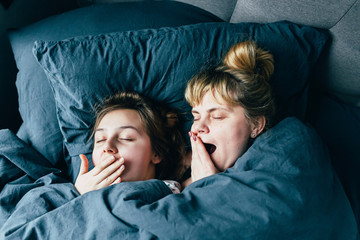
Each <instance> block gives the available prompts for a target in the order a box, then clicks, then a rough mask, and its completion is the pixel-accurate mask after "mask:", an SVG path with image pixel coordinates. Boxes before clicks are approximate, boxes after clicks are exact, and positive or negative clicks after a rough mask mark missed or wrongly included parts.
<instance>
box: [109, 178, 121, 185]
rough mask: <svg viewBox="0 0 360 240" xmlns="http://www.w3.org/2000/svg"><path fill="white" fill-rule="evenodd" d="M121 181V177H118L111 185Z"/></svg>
mask: <svg viewBox="0 0 360 240" xmlns="http://www.w3.org/2000/svg"><path fill="white" fill-rule="evenodd" d="M117 183H121V177H118V178H117V179H116V180H115V181H114V182H113V183H112V184H111V185H113V184H117Z"/></svg>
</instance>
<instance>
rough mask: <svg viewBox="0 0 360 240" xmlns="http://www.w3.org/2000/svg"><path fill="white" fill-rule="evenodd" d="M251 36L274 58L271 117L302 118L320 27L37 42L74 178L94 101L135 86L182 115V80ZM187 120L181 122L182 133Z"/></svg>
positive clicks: (200, 27)
mask: <svg viewBox="0 0 360 240" xmlns="http://www.w3.org/2000/svg"><path fill="white" fill-rule="evenodd" d="M249 39H252V40H255V41H256V42H257V43H258V45H259V46H260V47H263V48H264V49H266V50H269V51H270V52H271V53H272V54H273V55H274V58H275V72H274V75H273V77H272V79H271V85H272V87H273V91H274V95H275V97H276V101H277V105H278V113H277V116H278V119H282V118H284V117H286V116H297V117H299V118H300V119H302V118H303V117H304V114H305V111H306V106H307V87H308V84H309V82H308V78H309V75H310V73H311V69H312V67H313V66H314V64H315V63H316V61H317V60H318V58H319V55H320V53H321V51H322V49H323V48H324V45H325V43H326V42H327V40H328V39H329V35H328V34H327V32H325V31H322V30H319V29H315V28H311V27H306V26H299V25H296V24H293V23H289V22H277V23H270V24H255V23H240V24H230V23H201V24H194V25H188V26H182V27H174V28H173V27H171V28H161V29H148V30H139V31H129V32H121V33H110V34H102V35H96V36H86V37H76V38H73V39H68V40H64V41H37V42H36V44H35V46H34V55H35V57H36V59H37V60H38V62H39V63H40V65H41V66H42V67H43V69H44V71H45V72H46V74H47V76H48V78H49V82H50V85H51V87H52V89H53V93H54V96H55V102H56V108H57V116H58V120H59V125H60V128H61V132H62V135H63V137H64V141H65V146H66V149H67V151H68V154H69V155H68V156H69V158H68V160H69V162H68V163H67V164H68V166H69V167H70V169H71V170H72V171H73V172H72V173H70V174H71V175H72V177H73V178H75V177H76V174H77V172H78V169H79V163H80V161H79V160H78V155H79V154H80V153H86V154H88V155H90V153H91V151H92V149H91V146H92V141H88V140H89V137H90V129H91V127H92V123H93V120H94V112H93V110H94V109H93V106H94V104H96V103H98V102H99V101H101V100H102V99H103V98H104V97H107V96H109V95H112V94H114V93H115V92H117V91H119V90H135V91H138V92H140V93H142V94H144V95H146V96H148V97H151V98H153V99H155V100H157V101H160V102H163V103H166V104H168V105H169V106H171V107H175V108H178V109H180V110H181V111H182V112H184V113H186V112H188V111H189V110H190V106H189V105H188V104H187V103H186V102H185V100H184V90H185V87H186V84H187V82H188V80H189V79H190V78H191V77H192V76H193V75H194V74H196V73H197V72H199V71H200V69H201V68H202V67H203V66H204V64H217V63H219V61H221V59H222V57H223V56H224V54H225V53H226V52H227V50H228V49H229V48H230V47H231V46H232V45H233V44H235V43H236V42H240V41H244V40H249ZM191 122H192V119H191V118H190V119H185V120H184V133H185V132H187V131H188V130H189V127H190V125H191Z"/></svg>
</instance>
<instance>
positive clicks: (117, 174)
mask: <svg viewBox="0 0 360 240" xmlns="http://www.w3.org/2000/svg"><path fill="white" fill-rule="evenodd" d="M124 169H125V165H121V167H120V168H118V169H116V170H115V171H114V172H113V173H112V174H111V175H109V176H108V177H106V178H105V179H104V181H102V182H101V184H100V186H102V187H105V186H109V185H112V184H114V183H118V182H116V181H118V180H119V179H120V175H121V173H122V172H123V171H124Z"/></svg>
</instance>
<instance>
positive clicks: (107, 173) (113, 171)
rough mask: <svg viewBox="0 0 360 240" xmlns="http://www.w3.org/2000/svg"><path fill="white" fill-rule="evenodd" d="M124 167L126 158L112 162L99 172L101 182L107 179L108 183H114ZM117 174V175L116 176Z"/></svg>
mask: <svg viewBox="0 0 360 240" xmlns="http://www.w3.org/2000/svg"><path fill="white" fill-rule="evenodd" d="M124 168H125V165H124V158H120V159H119V160H116V161H115V162H114V163H112V164H110V165H109V166H108V167H107V168H105V169H103V170H102V171H101V173H99V174H98V181H99V183H100V182H102V181H104V180H105V181H106V182H107V183H108V184H106V185H109V183H112V182H113V181H114V180H115V179H116V178H117V177H119V176H120V174H121V173H122V172H123V170H124ZM115 175H116V177H114V176H115Z"/></svg>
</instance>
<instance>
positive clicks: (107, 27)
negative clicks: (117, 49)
mask: <svg viewBox="0 0 360 240" xmlns="http://www.w3.org/2000/svg"><path fill="white" fill-rule="evenodd" d="M215 21H222V20H220V19H219V18H218V17H216V16H214V15H213V14H211V13H208V12H206V11H204V10H202V9H200V8H197V7H194V6H191V5H188V4H184V3H180V2H173V1H171V2H132V3H112V4H97V5H91V6H89V7H84V8H79V9H76V10H73V11H69V12H66V13H63V14H59V15H57V16H53V17H49V18H47V19H44V20H42V21H39V22H37V23H34V24H32V25H29V26H27V27H24V28H21V29H18V30H12V31H10V32H9V39H10V42H11V46H12V49H13V52H14V56H15V61H16V65H17V68H18V69H19V72H18V75H17V81H16V87H17V91H18V96H19V111H20V115H21V118H22V120H23V124H22V126H21V128H20V130H19V132H18V136H19V137H20V138H21V139H23V140H24V141H26V142H28V143H29V144H30V145H31V146H33V147H34V148H35V149H36V150H37V151H39V152H40V153H41V154H42V155H43V156H45V157H46V158H47V159H48V160H49V161H50V162H51V163H52V164H53V165H54V166H56V167H58V168H62V167H63V166H64V160H63V154H62V152H63V136H62V134H61V132H60V128H59V124H58V121H57V116H56V107H55V100H54V96H53V93H52V91H51V88H50V85H49V82H48V80H47V78H46V75H45V74H44V71H43V70H42V68H41V67H40V66H39V64H38V63H37V62H36V60H35V58H34V56H33V54H32V47H33V45H34V41H36V40H39V39H41V40H62V39H65V38H70V37H76V36H86V35H94V34H101V33H109V32H118V31H127V30H137V29H144V28H159V27H164V26H180V25H185V24H193V23H200V22H215Z"/></svg>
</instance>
